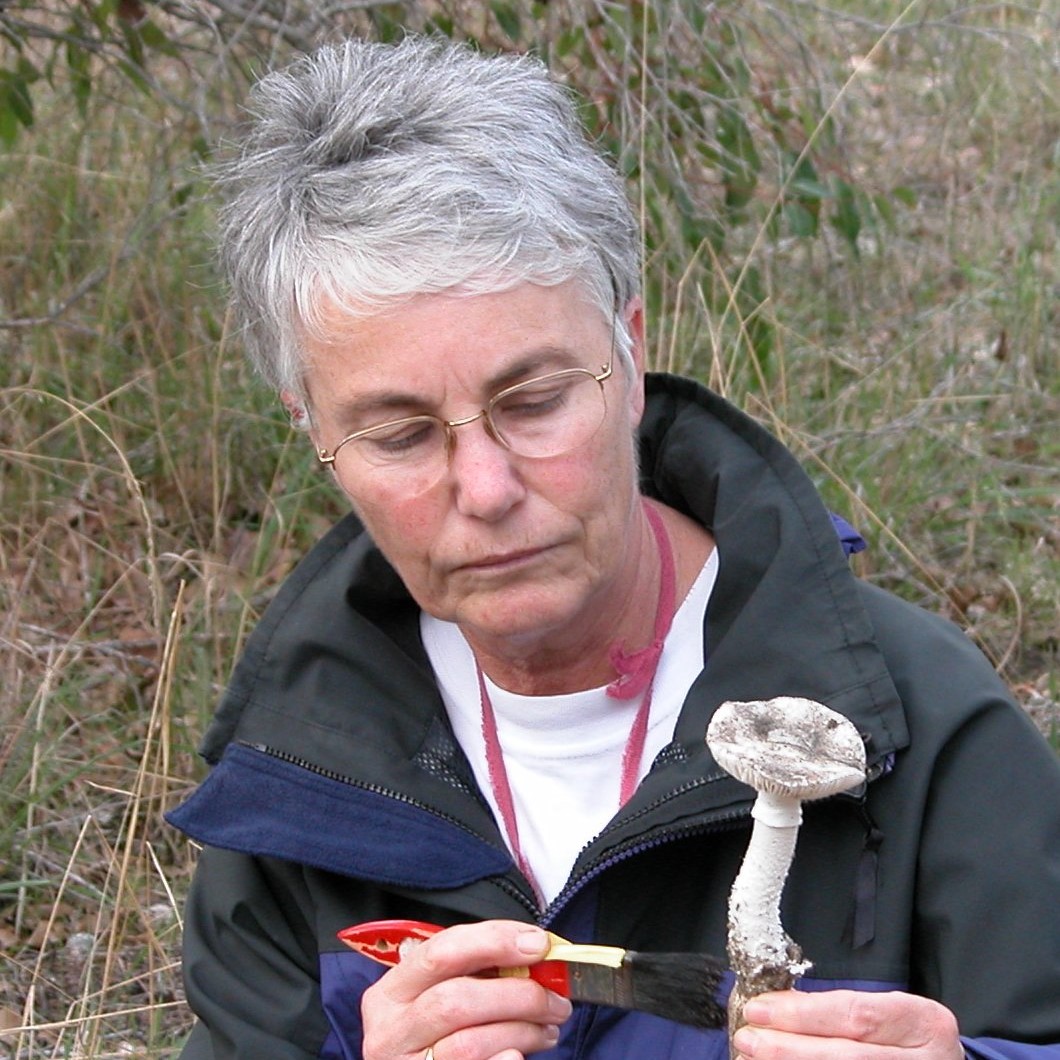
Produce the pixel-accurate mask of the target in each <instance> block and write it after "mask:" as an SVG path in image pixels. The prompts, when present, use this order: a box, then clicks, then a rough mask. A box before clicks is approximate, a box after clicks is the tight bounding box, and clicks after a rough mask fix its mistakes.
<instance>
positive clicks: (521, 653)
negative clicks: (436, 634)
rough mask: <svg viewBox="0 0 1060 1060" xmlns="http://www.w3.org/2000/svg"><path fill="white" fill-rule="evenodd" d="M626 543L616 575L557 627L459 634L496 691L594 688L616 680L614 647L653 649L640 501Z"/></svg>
mask: <svg viewBox="0 0 1060 1060" xmlns="http://www.w3.org/2000/svg"><path fill="white" fill-rule="evenodd" d="M625 540H626V542H627V548H626V550H625V555H624V556H623V559H622V563H621V565H620V567H619V568H618V569H617V570H616V571H615V572H614V573H613V575H612V576H611V577H610V578H609V579H608V581H607V583H606V584H605V585H603V586H602V587H601V588H600V589H599V590H598V591H597V592H596V593H594V594H593V596H592V597H591V598H590V599H589V600H588V601H586V603H585V605H584V606H583V607H582V608H581V610H580V612H579V614H578V615H577V616H576V618H575V619H574V620H572V621H570V622H567V623H565V624H564V625H563V626H562V627H557V628H554V629H547V630H542V631H535V632H534V633H533V634H527V635H524V636H521V637H504V638H496V639H494V638H488V637H482V636H481V635H479V634H478V631H475V630H468V629H465V630H464V636H465V637H466V638H467V641H468V643H469V644H470V645H471V648H472V650H473V651H474V653H475V658H476V659H477V661H478V664H479V666H480V667H481V669H482V670H483V672H484V673H486V674H487V675H488V676H489V677H490V679H491V680H492V681H493V682H494V683H495V684H496V685H499V686H500V687H501V688H505V689H507V690H508V691H510V692H516V693H519V694H521V695H559V694H562V693H565V692H580V691H583V690H585V689H587V688H598V687H600V686H601V685H606V684H609V683H610V682H611V681H613V680H614V678H615V670H614V667H613V666H612V664H611V661H610V651H611V647H612V645H613V644H616V643H617V644H623V645H626V646H627V647H629V648H640V647H643V646H645V645H647V644H649V643H650V642H651V639H652V634H653V631H654V620H655V606H654V605H655V601H656V600H657V599H658V595H659V584H660V562H659V553H658V549H657V547H656V544H655V537H654V533H653V531H652V529H651V526H650V525H649V523H648V519H647V517H646V515H645V513H644V510H643V506H642V505H641V503H640V502H639V501H638V503H637V505H636V509H635V511H634V512H632V513H631V518H630V527H629V533H628V534H627V535H626V537H625ZM648 601H651V603H650V604H649V603H648Z"/></svg>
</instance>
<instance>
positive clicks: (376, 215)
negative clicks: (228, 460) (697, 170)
mask: <svg viewBox="0 0 1060 1060" xmlns="http://www.w3.org/2000/svg"><path fill="white" fill-rule="evenodd" d="M249 109H250V111H251V115H252V119H253V120H252V124H251V127H250V129H249V132H248V134H247V136H246V138H245V139H244V141H243V142H242V144H241V149H240V150H239V151H238V153H237V154H236V155H235V156H234V157H233V158H232V160H231V161H229V162H227V163H225V164H223V165H222V167H221V168H220V185H221V188H222V190H223V191H224V192H225V193H226V200H227V201H226V203H225V205H224V206H223V207H222V210H221V213H220V221H219V225H220V231H219V244H220V252H221V259H222V264H223V266H224V268H225V271H226V272H227V275H228V279H229V283H230V288H231V294H232V302H233V307H234V309H235V310H236V313H237V317H238V319H239V322H240V324H241V325H242V326H243V328H244V332H245V336H246V345H247V350H248V353H249V354H250V357H251V359H252V361H253V362H254V363H255V365H256V367H257V368H258V370H259V371H260V372H261V374H262V375H263V376H264V377H265V379H266V380H267V381H268V382H269V383H270V384H272V385H273V386H276V387H277V388H280V389H287V390H291V391H293V392H294V393H295V394H297V395H299V396H301V395H302V384H301V372H302V365H301V354H300V343H299V336H300V335H301V334H304V330H303V329H309V330H310V331H311V332H314V331H317V330H318V329H319V325H320V320H319V310H320V307H321V305H322V303H324V302H326V301H327V300H331V301H333V302H334V303H335V304H337V305H338V306H340V307H341V308H342V309H343V310H344V311H345V310H348V311H349V312H350V313H351V314H353V315H359V314H364V313H370V312H372V311H373V310H377V309H380V308H384V307H386V306H388V305H392V304H394V303H396V302H400V301H401V300H403V299H406V298H409V297H411V296H413V295H416V294H424V293H434V292H443V291H444V292H449V293H460V294H480V293H487V292H493V291H500V290H505V289H508V288H510V287H512V286H515V285H516V284H518V283H522V282H532V283H538V284H542V285H554V284H558V283H562V282H564V281H567V280H570V279H577V280H578V281H580V282H581V284H582V285H583V289H584V291H585V292H586V294H587V295H588V297H589V299H590V301H591V302H592V304H594V305H597V306H599V308H600V309H601V311H602V312H603V313H604V314H605V316H607V317H610V316H611V315H612V314H614V313H615V311H616V309H617V310H621V309H622V308H624V307H625V305H626V304H627V303H628V301H629V300H630V299H631V298H632V297H633V296H634V295H635V294H636V293H637V291H638V289H639V283H640V274H639V270H640V239H639V234H638V230H637V225H636V221H635V219H634V216H633V213H632V210H631V209H630V205H629V201H628V199H627V197H626V192H625V186H624V184H623V182H622V179H621V177H620V176H619V175H618V174H617V173H616V171H615V170H614V169H613V167H612V166H611V165H610V164H609V163H608V162H606V161H605V160H604V158H603V157H602V156H601V155H600V154H599V153H598V151H597V150H596V149H595V148H594V147H593V145H592V144H590V143H589V141H588V140H587V138H586V136H585V133H584V131H583V129H582V127H581V124H580V122H579V120H578V117H577V113H576V110H575V106H574V104H573V102H572V99H571V97H570V95H569V94H568V92H567V91H566V90H565V89H564V88H563V87H562V86H561V85H559V84H557V83H556V82H555V81H553V80H552V79H551V78H550V77H549V75H548V72H547V70H546V69H545V67H544V65H543V64H542V63H541V62H539V61H538V60H537V59H534V58H532V57H529V56H515V55H502V56H488V55H484V54H481V53H479V52H477V51H475V50H474V49H472V48H471V47H468V46H466V45H462V44H455V43H453V42H451V41H448V40H445V39H435V38H423V37H408V38H406V39H404V40H402V41H401V42H400V43H398V44H393V45H390V44H377V43H372V42H368V41H362V40H348V41H345V42H343V43H340V44H337V45H329V46H327V47H324V48H322V49H320V50H319V51H316V52H314V53H313V54H311V55H308V56H305V57H303V58H301V59H299V60H298V61H296V62H294V63H293V64H292V65H291V66H289V67H287V68H286V69H283V70H280V71H277V72H274V73H271V74H269V75H267V76H266V77H264V78H263V79H262V80H261V81H259V82H258V84H257V85H256V86H255V87H254V89H253V90H252V93H251V101H250V105H249ZM617 318H618V319H617V336H616V349H617V350H618V351H619V352H620V354H621V355H622V356H625V357H627V358H628V350H629V336H628V334H627V333H626V329H625V327H624V323H623V321H622V318H621V313H618V314H617Z"/></svg>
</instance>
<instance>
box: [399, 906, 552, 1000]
mask: <svg viewBox="0 0 1060 1060" xmlns="http://www.w3.org/2000/svg"><path fill="white" fill-rule="evenodd" d="M548 948H549V937H548V934H547V933H546V932H545V931H543V930H542V929H541V928H539V927H535V926H534V925H532V924H520V923H518V922H516V921H512V920H488V921H484V922H483V923H480V924H460V925H457V926H456V927H451V928H447V929H446V930H445V931H441V932H439V933H438V934H437V935H434V936H432V937H431V938H429V939H427V940H426V941H424V942H422V943H420V944H419V945H417V946H415V947H414V948H412V949H411V950H410V951H409V952H408V953H407V954H405V955H403V956H402V958H401V963H400V964H398V965H397V967H395V968H393V969H391V971H390V972H388V973H387V975H386V976H384V980H386V988H385V989H386V992H387V994H388V995H389V996H390V997H391V998H392V999H393V1000H394V1001H396V1002H402V1001H404V1002H408V1001H412V1000H414V999H415V998H416V997H417V996H418V995H419V994H421V993H423V991H424V990H427V989H428V988H429V987H431V986H434V985H435V984H437V983H441V982H444V981H445V980H447V979H453V978H456V977H459V976H468V975H478V974H481V973H483V972H489V971H491V970H492V969H495V968H517V967H519V966H521V965H526V964H532V963H534V962H535V961H538V960H540V959H541V958H542V957H543V956H544V955H545V953H546V952H547V951H548Z"/></svg>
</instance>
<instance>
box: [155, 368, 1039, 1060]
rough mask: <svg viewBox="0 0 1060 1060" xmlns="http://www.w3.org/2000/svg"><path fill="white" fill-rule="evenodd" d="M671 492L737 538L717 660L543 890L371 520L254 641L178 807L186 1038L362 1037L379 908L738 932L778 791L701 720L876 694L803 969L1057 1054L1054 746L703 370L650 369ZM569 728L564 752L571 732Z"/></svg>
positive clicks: (620, 1049) (807, 914) (315, 568)
mask: <svg viewBox="0 0 1060 1060" xmlns="http://www.w3.org/2000/svg"><path fill="white" fill-rule="evenodd" d="M648 389H649V400H648V407H647V412H646V415H645V419H644V423H643V426H642V459H641V468H642V478H643V490H644V492H645V493H647V494H649V495H651V496H654V497H658V498H659V499H661V500H663V501H665V502H666V503H667V504H670V505H672V506H674V507H676V508H679V509H681V510H683V511H686V512H688V513H690V514H691V515H692V516H694V517H695V518H696V519H698V520H699V521H700V522H701V523H702V524H703V525H704V526H706V527H707V528H709V529H710V531H711V532H712V533H713V534H714V536H715V538H716V540H717V543H718V550H719V557H720V570H719V575H718V581H717V584H716V586H715V589H714V592H713V595H712V598H711V601H710V605H709V607H708V613H707V618H706V624H705V629H704V639H705V649H706V658H707V663H706V666H705V668H704V670H703V672H702V673H701V674H700V676H699V677H698V679H697V680H696V682H695V683H694V685H693V686H692V688H691V690H690V692H689V694H688V697H687V700H686V702H685V705H684V707H683V710H682V713H681V717H680V720H679V722H678V724H677V729H676V732H675V735H674V740H673V742H672V743H671V744H670V745H669V746H668V747H667V748H665V749H664V751H663V752H662V753H661V754H660V755H659V756H658V758H657V759H656V761H655V762H654V764H653V766H652V769H651V771H650V773H649V774H648V776H647V777H646V778H645V780H644V781H643V782H642V784H641V785H640V787H639V789H638V791H637V792H636V794H635V795H634V797H633V798H632V800H631V801H630V802H629V803H627V805H626V806H625V807H623V809H622V810H621V811H620V812H619V813H618V815H617V816H616V817H615V818H614V820H613V821H612V822H611V823H610V824H609V825H608V826H607V828H605V829H604V831H603V832H602V833H601V834H600V835H599V836H598V837H597V838H596V839H595V840H594V841H593V842H592V843H590V844H589V846H587V847H586V848H585V850H584V851H583V852H582V854H581V855H580V856H579V858H578V861H577V864H576V865H575V867H574V870H573V873H572V875H571V879H570V882H569V884H568V886H567V887H566V889H565V890H564V891H563V893H562V894H561V895H560V896H559V897H558V898H557V899H556V900H555V901H554V902H553V903H552V905H551V906H550V907H549V909H548V910H546V911H544V912H543V913H542V912H540V911H538V910H537V909H536V908H535V906H534V901H533V898H532V893H531V890H530V887H529V886H528V884H527V882H526V880H525V879H523V878H522V876H521V874H520V873H519V871H518V869H517V868H516V867H515V866H514V865H513V863H512V860H511V858H510V857H509V855H508V852H507V849H506V847H505V844H504V842H503V839H502V837H501V835H500V833H499V831H498V828H497V825H496V823H495V822H494V820H493V818H492V816H491V814H490V811H489V810H488V808H487V806H486V803H485V801H484V799H483V797H482V795H481V794H480V793H479V791H478V790H477V788H476V786H475V782H474V780H473V778H472V775H471V771H470V768H469V767H468V764H467V762H466V760H465V759H464V756H463V754H462V752H461V750H460V748H459V747H458V746H457V745H456V743H455V741H454V739H453V737H452V735H451V733H450V730H449V726H448V724H447V721H446V718H445V712H444V709H443V706H442V703H441V699H440V697H439V693H438V690H437V688H436V686H435V683H434V680H433V678H432V674H431V669H430V666H429V664H428V661H427V658H426V655H425V653H424V650H423V646H422V644H421V643H420V638H419V617H418V613H417V609H416V607H415V605H414V603H413V602H412V600H411V599H410V597H409V596H408V594H407V592H406V591H405V590H404V587H403V586H402V585H401V583H400V582H399V580H398V579H397V577H396V575H395V574H394V572H393V571H392V570H391V568H390V567H389V566H388V565H387V563H386V562H385V560H384V559H383V558H382V556H381V555H380V554H379V552H378V551H377V550H376V548H375V547H374V545H373V543H372V542H371V541H370V540H369V539H368V537H367V535H366V534H364V532H363V531H362V530H361V528H360V527H359V525H358V524H357V522H356V521H355V520H354V519H353V517H352V516H351V517H349V518H347V519H345V520H344V521H343V522H341V523H340V524H339V525H338V526H336V527H335V528H334V530H333V531H332V532H331V533H329V534H328V535H327V536H326V537H325V538H324V539H323V540H322V541H321V542H320V543H319V545H318V546H317V547H316V548H314V549H313V551H312V552H311V553H310V554H309V555H308V556H307V557H306V559H305V560H304V561H303V563H302V564H301V565H300V566H299V568H298V570H297V571H296V572H295V573H294V574H293V575H292V576H291V578H290V579H289V580H288V581H287V583H286V584H285V585H284V587H283V588H282V590H281V592H280V593H279V594H278V596H277V597H276V599H275V601H274V602H273V603H272V604H271V605H270V607H269V609H268V612H267V613H266V615H265V616H264V618H263V619H262V621H261V623H260V625H259V626H258V628H257V629H256V631H255V632H254V634H253V635H252V637H251V638H250V640H249V642H248V645H247V649H246V652H245V654H244V657H243V659H242V660H241V662H240V664H239V666H238V668H237V670H236V672H235V675H234V678H233V680H232V683H231V686H230V688H229V689H228V691H227V693H226V695H225V697H224V700H223V702H222V704H221V707H220V709H219V711H218V714H217V718H216V720H215V722H214V724H213V726H212V728H211V729H210V731H209V733H208V734H207V737H206V740H205V742H204V747H203V752H204V754H205V756H206V757H207V759H208V760H209V761H210V762H211V763H213V764H214V769H213V771H212V772H211V774H210V775H209V777H208V778H207V779H206V781H205V782H204V783H203V784H202V786H201V787H200V788H199V789H198V790H197V791H196V793H195V794H193V795H192V796H191V798H190V799H189V800H188V801H187V802H186V803H185V804H184V805H183V806H181V807H179V808H178V809H177V810H176V811H174V812H173V813H172V814H171V815H170V820H171V821H172V822H173V823H174V824H175V825H176V826H177V827H179V828H181V829H183V830H184V831H186V832H187V833H188V834H189V835H191V836H192V837H194V838H195V839H197V840H199V841H200V842H202V843H204V844H206V846H207V849H206V850H205V852H204V854H203V857H202V861H201V864H200V867H199V870H198V873H197V876H196V880H195V883H194V886H193V890H192V894H191V898H190V901H189V903H188V909H187V917H186V923H185V977H186V982H187V990H188V998H189V1001H190V1003H191V1005H192V1007H193V1008H194V1009H195V1011H196V1012H197V1013H198V1014H199V1016H200V1018H201V1023H200V1025H199V1026H198V1028H197V1030H196V1032H195V1033H194V1034H193V1036H192V1038H191V1040H190V1042H189V1044H188V1046H187V1048H186V1051H185V1054H184V1055H185V1057H186V1058H187V1060H208V1058H213V1060H220V1058H222V1057H246V1058H254V1060H280V1058H290V1060H295V1058H297V1060H306V1058H308V1057H314V1056H324V1057H346V1058H350V1057H353V1058H356V1057H360V1044H359V1043H360V1018H359V1008H358V1005H359V997H360V994H361V992H362V991H363V989H364V988H365V987H366V986H367V985H368V984H369V983H370V982H372V981H373V980H374V979H375V978H376V977H377V976H378V974H379V970H378V969H377V968H376V967H375V966H373V965H371V964H370V962H368V961H367V959H365V958H363V957H361V956H360V955H358V954H354V953H352V952H349V951H344V948H343V946H342V945H341V944H340V943H339V942H338V941H337V940H336V938H335V933H336V932H337V931H338V930H339V929H340V928H343V927H345V926H348V925H350V924H354V923H357V922H360V921H364V920H369V919H376V918H380V917H411V918H417V919H424V920H430V921H434V922H437V923H442V924H449V923H455V922H460V921H466V920H476V919H482V918H490V917H508V918H517V919H527V920H529V919H537V920H538V921H539V922H541V923H543V924H545V925H548V926H550V927H552V928H553V929H554V930H556V931H558V932H559V933H561V934H563V935H566V936H568V937H571V938H574V939H578V940H583V941H596V942H601V943H607V944H612V945H619V946H624V947H627V948H632V949H638V950H662V951H666V950H690V949H700V950H705V951H710V952H715V953H723V952H724V946H725V909H726V899H727V895H728V891H729V888H730V886H731V884H732V881H733V878H734V876H735V874H736V871H737V868H738V865H739V862H740V860H741V858H742V855H743V851H744V849H745V847H746V843H747V837H748V829H749V824H750V821H749V809H750V804H751V798H752V793H751V792H750V791H749V789H747V788H745V787H744V786H743V785H741V784H739V783H738V782H736V781H734V780H732V779H731V778H729V777H728V776H726V775H725V774H724V773H723V772H722V771H721V770H720V769H719V768H718V766H717V765H716V764H715V762H714V761H713V759H712V758H711V756H710V754H709V752H708V751H707V748H706V746H705V744H704V739H703V735H704V731H705V729H706V725H707V722H708V720H709V718H710V717H711V715H712V713H713V711H714V710H715V708H716V707H717V706H718V704H719V703H721V702H723V701H724V700H727V699H743V700H745V699H760V698H768V697H772V696H776V695H794V696H805V697H809V698H813V699H817V700H820V701H823V702H825V703H827V704H828V705H829V706H831V707H832V708H834V709H836V710H839V711H841V712H843V713H844V714H846V715H847V716H848V717H850V718H851V719H852V720H853V721H854V723H855V724H856V725H857V727H858V729H859V730H860V731H861V733H862V734H863V736H864V739H865V742H866V746H867V748H868V756H869V765H870V782H869V784H868V786H867V789H866V790H863V791H861V792H858V793H855V794H854V795H852V796H839V797H836V798H833V799H828V800H825V801H823V802H821V803H817V804H812V805H810V806H808V807H807V812H806V815H805V816H806V819H805V823H804V825H803V828H802V831H801V833H800V838H799V844H798V850H797V853H796V858H795V864H794V866H793V869H792V873H791V876H790V878H789V880H788V883H787V886H786V890H785V896H784V921H785V926H786V928H787V930H788V932H789V933H790V934H791V935H792V937H793V938H795V939H796V940H797V941H798V942H799V943H800V944H801V945H802V947H803V949H804V951H805V953H806V955H807V957H808V958H809V959H810V960H812V961H813V964H814V967H813V970H812V971H811V972H810V973H809V976H808V977H807V978H806V979H805V980H804V981H803V983H802V985H803V986H804V987H805V988H808V989H827V988H828V987H832V986H837V985H838V986H853V987H857V988H860V989H865V990H879V989H902V990H910V991H913V992H916V993H920V994H924V995H926V996H929V997H932V998H936V999H938V1000H939V1001H941V1002H943V1003H944V1004H946V1005H947V1006H949V1007H950V1008H951V1009H952V1010H953V1011H954V1012H955V1013H956V1015H957V1017H958V1019H959V1021H960V1025H961V1028H962V1032H963V1034H964V1035H965V1036H966V1048H967V1049H968V1052H969V1055H972V1056H975V1057H990V1058H1007V1060H1045V1058H1046V1057H1047V1056H1048V1057H1054V1058H1057V1057H1060V1044H1057V1043H1060V765H1058V762H1057V758H1056V756H1055V755H1054V754H1053V753H1052V752H1051V750H1050V749H1049V748H1048V746H1047V745H1046V743H1045V741H1044V740H1043V739H1042V738H1041V736H1040V735H1039V734H1038V733H1037V732H1036V731H1035V729H1034V728H1033V726H1032V725H1031V724H1030V722H1029V721H1028V720H1027V718H1026V717H1025V716H1024V715H1023V713H1022V712H1021V711H1020V710H1019V709H1018V708H1017V707H1016V706H1015V705H1014V704H1013V703H1012V702H1011V701H1010V699H1009V697H1008V695H1007V693H1006V690H1005V688H1004V687H1003V685H1002V684H1001V682H1000V681H999V680H998V679H997V677H996V675H995V674H994V672H993V670H992V669H991V667H990V666H989V665H988V664H987V662H986V661H985V660H984V659H983V658H982V656H981V655H980V654H979V653H978V651H977V650H976V649H975V648H974V647H973V646H972V644H971V643H970V642H969V641H968V640H967V638H966V637H965V636H964V635H963V634H962V633H960V632H959V631H958V630H957V629H956V628H955V627H953V626H951V625H950V624H948V623H946V622H944V621H942V620H941V619H938V618H936V617H933V616H931V615H928V614H927V613H925V612H923V611H921V610H919V609H917V608H915V607H912V606H910V605H908V604H906V603H903V602H900V601H899V600H898V599H896V598H895V597H893V596H891V595H889V594H887V593H885V592H883V591H881V590H880V589H877V588H874V587H872V586H871V585H867V584H864V583H862V582H859V581H858V580H857V579H856V578H854V577H853V575H852V574H851V573H850V571H849V570H848V566H847V560H846V557H845V555H844V552H843V549H842V548H841V547H840V543H839V541H838V539H837V536H836V533H835V529H834V527H833V524H832V520H831V519H830V518H829V515H828V513H827V512H826V511H825V509H824V508H823V506H822V504H821V502H820V500H819V498H818V497H817V494H816V492H815V490H814V489H813V487H812V485H811V483H810V481H809V480H808V478H807V477H806V475H805V474H804V473H803V472H802V470H801V469H800V468H799V467H798V465H797V463H796V462H795V460H794V459H793V458H792V456H791V455H790V454H789V453H788V452H787V451H786V450H785V449H784V448H783V447H782V446H781V445H780V444H779V443H778V442H777V441H776V440H775V439H774V438H772V437H771V436H770V435H768V434H767V433H766V432H764V431H763V430H762V429H761V428H759V427H758V426H756V425H755V424H754V423H753V422H752V421H750V420H749V419H748V418H747V417H745V416H743V415H742V414H741V413H739V412H737V411H736V410H735V409H733V408H732V407H731V406H729V405H727V404H726V403H725V402H723V401H721V400H720V399H719V398H717V397H716V396H714V395H712V394H710V393H709V392H707V391H705V390H703V389H702V388H700V387H698V386H696V385H695V384H693V383H691V382H689V381H687V380H681V379H675V378H673V377H663V376H651V377H649V380H648ZM557 753H562V751H561V749H557ZM539 1055H541V1056H543V1057H548V1058H555V1060H559V1058H574V1057H579V1058H586V1060H633V1058H637V1060H645V1058H650V1060H669V1058H673V1060H676V1058H686V1057H687V1058H689V1060H692V1058H696V1060H706V1058H715V1057H717V1058H719V1060H720V1058H722V1057H724V1056H725V1055H726V1053H725V1044H724V1035H723V1033H722V1032H720V1031H697V1030H692V1029H690V1028H686V1027H681V1026H678V1025H676V1024H672V1023H669V1022H668V1021H665V1020H661V1019H658V1018H656V1017H653V1016H644V1015H640V1014H627V1013H622V1012H619V1011H618V1010H613V1009H607V1008H602V1007H595V1006H578V1007H577V1008H576V1011H575V1015H574V1016H573V1017H572V1018H571V1020H570V1021H568V1024H567V1025H565V1028H564V1033H563V1036H562V1038H561V1040H560V1043H559V1045H557V1046H556V1048H555V1049H553V1050H551V1051H550V1052H548V1053H547V1054H539Z"/></svg>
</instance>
